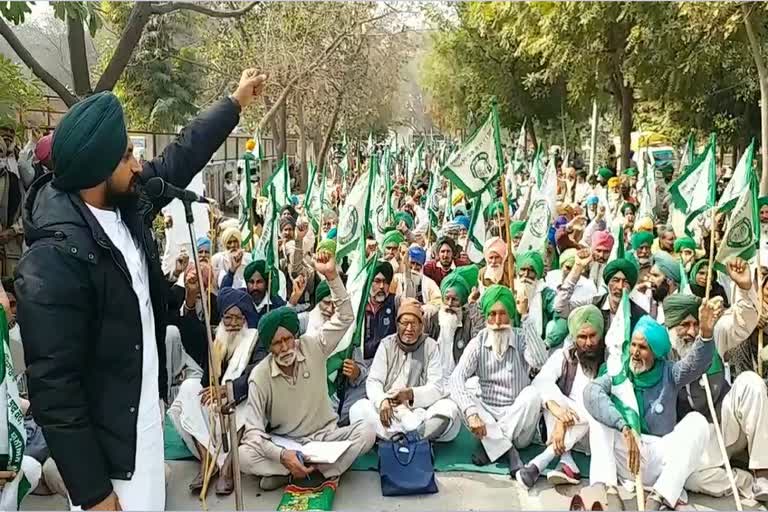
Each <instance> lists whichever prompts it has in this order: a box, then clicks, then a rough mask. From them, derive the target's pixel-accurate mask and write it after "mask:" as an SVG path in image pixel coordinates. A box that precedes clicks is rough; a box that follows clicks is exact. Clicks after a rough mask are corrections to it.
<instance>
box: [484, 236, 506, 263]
mask: <svg viewBox="0 0 768 512" xmlns="http://www.w3.org/2000/svg"><path fill="white" fill-rule="evenodd" d="M492 252H495V253H496V254H498V255H499V256H501V259H502V260H505V259H507V243H506V242H505V241H504V240H502V239H501V238H499V237H498V236H494V237H491V238H489V239H488V240H486V241H485V246H484V247H483V256H485V258H486V259H488V254H489V253H492Z"/></svg>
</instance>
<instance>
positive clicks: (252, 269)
mask: <svg viewBox="0 0 768 512" xmlns="http://www.w3.org/2000/svg"><path fill="white" fill-rule="evenodd" d="M256 272H258V273H259V275H260V276H261V277H263V278H264V279H266V278H267V262H265V261H264V260H253V261H252V262H250V263H249V264H248V265H246V266H245V268H244V269H243V277H244V278H245V282H246V283H247V282H248V281H250V280H251V277H253V274H255V273H256Z"/></svg>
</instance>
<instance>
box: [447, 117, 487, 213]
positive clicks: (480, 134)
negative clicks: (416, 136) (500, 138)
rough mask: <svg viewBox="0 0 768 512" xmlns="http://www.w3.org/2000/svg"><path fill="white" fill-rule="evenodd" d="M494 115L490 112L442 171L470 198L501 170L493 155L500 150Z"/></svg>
mask: <svg viewBox="0 0 768 512" xmlns="http://www.w3.org/2000/svg"><path fill="white" fill-rule="evenodd" d="M493 117H494V116H493V112H491V113H490V114H489V115H488V119H486V121H485V123H483V125H482V126H481V127H480V128H479V129H478V130H477V131H476V132H475V133H474V135H472V137H470V138H469V140H468V141H467V142H466V144H464V146H463V147H462V148H461V149H460V150H459V151H456V152H455V153H454V154H453V155H451V157H450V158H449V159H448V162H447V163H446V164H445V167H444V168H443V171H442V174H443V176H445V177H447V178H448V179H449V180H451V181H452V182H453V184H454V185H455V186H456V187H458V188H459V189H460V190H461V191H462V192H464V195H465V196H466V197H467V198H469V199H472V198H474V197H477V196H478V195H480V194H481V193H482V191H483V189H485V187H486V186H487V185H488V183H489V182H490V181H492V180H494V179H495V178H496V177H497V176H499V173H501V172H502V169H499V164H498V160H497V157H496V155H497V154H499V153H498V152H497V151H498V148H497V147H496V134H495V129H496V128H495V126H494V125H495V123H494V119H493Z"/></svg>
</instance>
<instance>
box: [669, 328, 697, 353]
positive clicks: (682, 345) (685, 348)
mask: <svg viewBox="0 0 768 512" xmlns="http://www.w3.org/2000/svg"><path fill="white" fill-rule="evenodd" d="M669 342H670V343H671V344H672V348H673V349H674V350H675V352H677V355H679V356H680V359H682V358H684V357H685V356H686V354H688V352H690V351H691V349H692V348H693V343H686V342H685V341H684V340H683V339H681V338H680V336H678V335H677V333H676V332H675V330H674V329H670V330H669Z"/></svg>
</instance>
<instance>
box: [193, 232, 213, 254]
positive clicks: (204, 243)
mask: <svg viewBox="0 0 768 512" xmlns="http://www.w3.org/2000/svg"><path fill="white" fill-rule="evenodd" d="M196 245H197V250H198V251H199V250H200V249H203V248H205V249H208V252H211V239H210V238H208V237H205V236H201V237H200V238H198V239H197V244H196Z"/></svg>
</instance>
